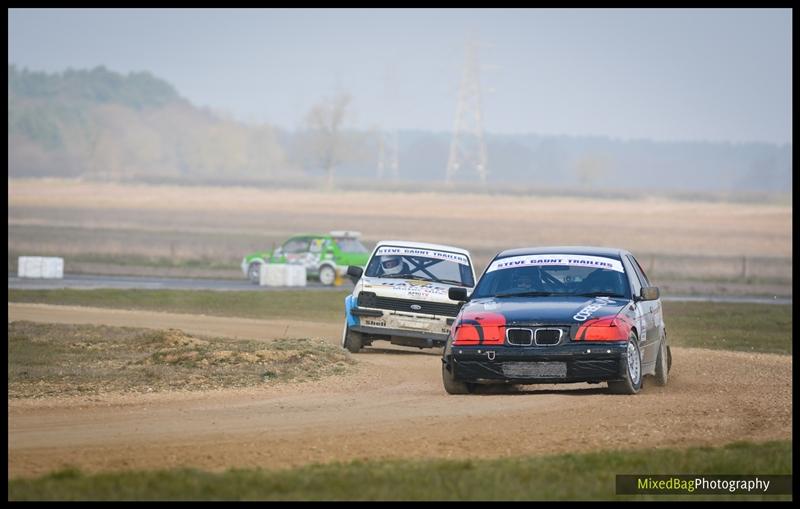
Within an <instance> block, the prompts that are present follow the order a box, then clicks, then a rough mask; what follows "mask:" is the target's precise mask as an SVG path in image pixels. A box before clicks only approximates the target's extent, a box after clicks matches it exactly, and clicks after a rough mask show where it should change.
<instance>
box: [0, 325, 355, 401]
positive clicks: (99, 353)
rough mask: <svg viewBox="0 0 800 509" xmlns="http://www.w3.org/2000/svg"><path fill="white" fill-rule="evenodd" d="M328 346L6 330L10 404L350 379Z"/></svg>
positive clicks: (175, 333) (39, 328)
mask: <svg viewBox="0 0 800 509" xmlns="http://www.w3.org/2000/svg"><path fill="white" fill-rule="evenodd" d="M354 363H355V361H354V360H353V358H352V357H351V356H350V354H349V353H348V352H346V351H345V350H343V349H342V348H339V347H337V346H334V345H331V344H328V343H326V342H324V341H322V340H311V339H281V340H277V341H272V342H268V343H265V342H259V341H249V340H238V341H233V340H230V339H217V338H211V337H195V336H189V335H187V334H185V333H183V332H181V331H180V330H177V329H170V330H155V331H154V330H149V329H138V328H129V327H108V326H103V325H63V324H42V323H32V322H11V323H9V324H8V398H9V399H12V398H38V397H48V396H65V395H93V394H105V393H108V392H138V393H142V392H157V391H163V390H208V389H218V388H228V387H247V386H254V385H260V384H265V383H278V382H291V381H303V380H313V379H318V378H322V377H325V376H330V375H338V374H344V373H346V372H348V371H349V370H350V369H351V367H352V365H353V364H354Z"/></svg>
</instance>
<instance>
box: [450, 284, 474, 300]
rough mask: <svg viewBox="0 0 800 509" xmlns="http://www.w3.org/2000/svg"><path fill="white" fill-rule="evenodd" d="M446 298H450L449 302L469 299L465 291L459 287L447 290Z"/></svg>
mask: <svg viewBox="0 0 800 509" xmlns="http://www.w3.org/2000/svg"><path fill="white" fill-rule="evenodd" d="M447 296H448V297H450V300H457V301H460V302H466V301H467V300H469V297H467V289H466V288H464V287H461V286H456V287H453V288H450V289H449V290H447Z"/></svg>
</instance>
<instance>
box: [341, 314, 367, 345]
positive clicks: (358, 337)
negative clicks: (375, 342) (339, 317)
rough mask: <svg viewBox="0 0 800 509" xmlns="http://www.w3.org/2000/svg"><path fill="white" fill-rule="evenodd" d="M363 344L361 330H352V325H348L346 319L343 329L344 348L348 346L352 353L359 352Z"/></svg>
mask: <svg viewBox="0 0 800 509" xmlns="http://www.w3.org/2000/svg"><path fill="white" fill-rule="evenodd" d="M363 346H364V337H363V335H362V334H361V333H360V332H355V331H351V330H350V327H348V326H347V320H345V322H344V330H343V331H342V348H346V349H347V350H348V351H350V352H351V353H358V352H359V351H360V350H361V347H363Z"/></svg>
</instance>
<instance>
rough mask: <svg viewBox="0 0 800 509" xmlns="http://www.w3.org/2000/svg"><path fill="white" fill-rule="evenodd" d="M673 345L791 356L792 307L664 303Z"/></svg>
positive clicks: (665, 319)
mask: <svg viewBox="0 0 800 509" xmlns="http://www.w3.org/2000/svg"><path fill="white" fill-rule="evenodd" d="M663 305H664V322H665V323H666V326H667V335H668V337H669V341H670V344H671V345H675V346H690V347H697V348H713V349H716V350H736V351H744V352H766V353H779V354H791V353H792V305H775V304H744V303H728V302H725V303H720V302H664V303H663Z"/></svg>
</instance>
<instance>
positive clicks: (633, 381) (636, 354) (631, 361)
mask: <svg viewBox="0 0 800 509" xmlns="http://www.w3.org/2000/svg"><path fill="white" fill-rule="evenodd" d="M624 362H625V379H623V380H610V381H609V382H608V390H609V392H611V394H636V393H637V392H639V390H641V388H642V354H641V352H640V351H639V342H638V340H637V339H636V334H634V333H631V335H630V337H629V338H628V351H627V355H626V356H625V361H624Z"/></svg>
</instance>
